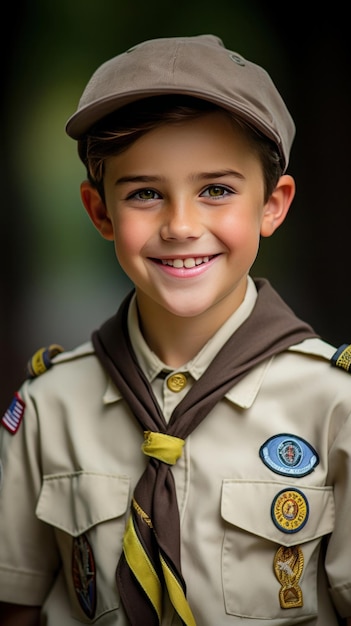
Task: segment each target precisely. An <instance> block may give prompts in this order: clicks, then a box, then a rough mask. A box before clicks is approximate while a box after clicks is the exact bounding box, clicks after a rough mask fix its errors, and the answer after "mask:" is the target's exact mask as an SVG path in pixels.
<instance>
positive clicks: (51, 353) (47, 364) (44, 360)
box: [27, 341, 94, 379]
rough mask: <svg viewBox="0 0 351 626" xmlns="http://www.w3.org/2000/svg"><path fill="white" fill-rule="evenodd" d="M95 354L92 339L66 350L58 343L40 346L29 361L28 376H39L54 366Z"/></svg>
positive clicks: (30, 377)
mask: <svg viewBox="0 0 351 626" xmlns="http://www.w3.org/2000/svg"><path fill="white" fill-rule="evenodd" d="M93 354H94V348H93V346H92V343H91V341H87V342H86V343H84V344H82V345H80V346H78V347H76V348H74V349H73V350H69V351H66V350H64V348H63V347H62V346H60V345H58V344H51V345H49V346H46V347H43V348H39V350H37V351H36V352H35V353H34V354H33V356H32V357H31V358H30V359H29V361H28V363H27V378H28V379H34V378H38V377H39V376H42V375H43V374H45V373H46V372H47V371H48V370H51V368H52V367H54V366H55V369H57V366H58V365H62V364H65V363H72V362H76V361H77V360H80V361H81V360H84V359H86V358H87V357H89V356H91V355H93Z"/></svg>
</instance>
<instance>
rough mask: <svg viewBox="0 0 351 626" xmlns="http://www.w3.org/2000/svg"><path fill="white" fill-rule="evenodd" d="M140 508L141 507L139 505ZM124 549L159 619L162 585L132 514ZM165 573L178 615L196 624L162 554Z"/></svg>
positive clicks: (186, 622)
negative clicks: (138, 534) (141, 541)
mask: <svg viewBox="0 0 351 626" xmlns="http://www.w3.org/2000/svg"><path fill="white" fill-rule="evenodd" d="M139 509H140V507H139ZM123 550H124V555H125V558H126V561H127V563H128V565H129V567H130V569H131V570H132V572H133V574H134V576H135V577H136V578H137V580H138V582H139V584H140V585H141V587H142V588H143V589H144V591H145V593H146V595H147V596H148V598H149V600H150V602H151V603H152V605H153V607H154V609H155V611H156V613H157V616H158V619H159V621H160V622H161V613H162V587H161V583H160V580H159V578H158V576H157V573H156V571H155V569H154V567H153V565H152V563H151V561H150V559H149V558H148V556H147V554H146V552H145V550H144V548H143V546H142V545H141V543H140V541H139V539H138V536H137V534H136V532H135V528H134V524H133V519H132V516H130V517H129V519H128V522H127V527H126V531H125V534H124V538H123ZM160 562H161V565H162V570H163V575H164V578H165V583H166V586H167V590H168V594H169V598H170V601H171V602H172V605H173V607H174V609H175V610H176V612H177V613H178V615H179V616H180V617H181V619H182V620H183V622H184V624H185V626H196V622H195V619H194V616H193V614H192V611H191V608H190V606H189V604H188V602H187V600H186V597H185V595H184V592H183V589H182V587H181V585H180V584H179V582H178V580H177V579H176V577H175V576H174V574H173V572H172V570H171V569H170V568H169V567H168V565H167V563H166V562H165V560H164V559H163V558H162V556H161V555H160Z"/></svg>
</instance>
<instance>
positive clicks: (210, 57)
mask: <svg viewBox="0 0 351 626" xmlns="http://www.w3.org/2000/svg"><path fill="white" fill-rule="evenodd" d="M167 94H183V95H190V96H195V97H197V98H200V99H202V100H207V101H209V102H212V103H215V104H217V105H219V106H221V107H223V108H224V109H227V110H228V111H231V112H232V113H234V114H236V115H237V116H238V117H239V118H241V119H242V120H244V121H245V122H247V123H248V124H250V125H251V126H253V127H254V128H256V129H257V130H258V131H260V132H261V133H263V135H265V136H267V137H268V138H269V139H271V140H272V141H273V142H274V143H275V144H276V145H277V147H278V150H279V153H280V155H281V159H282V164H283V167H284V169H286V166H287V164H288V161H289V152H290V148H291V144H292V142H293V138H294V134H295V126H294V122H293V120H292V117H291V116H290V113H289V111H288V109H287V107H286V106H285V104H284V101H283V100H282V98H281V96H280V94H279V92H278V90H277V88H276V87H275V85H274V83H273V81H272V79H271V78H270V76H269V75H268V74H267V72H266V71H265V70H264V69H263V68H262V67H260V66H259V65H256V64H255V63H252V62H250V61H247V60H246V59H244V58H243V57H242V56H241V55H240V54H238V53H237V52H233V51H230V50H227V49H226V48H225V47H224V45H223V42H222V41H221V39H219V38H218V37H216V36H215V35H198V36H195V37H171V38H161V39H152V40H150V41H145V42H143V43H140V44H138V45H136V46H134V47H132V48H130V49H129V50H127V51H126V52H124V53H123V54H120V55H118V56H116V57H114V58H112V59H110V60H109V61H107V62H105V63H103V64H102V65H101V66H100V67H99V68H98V69H97V70H96V71H95V73H94V74H93V75H92V77H91V79H90V81H89V82H88V84H87V86H86V88H85V90H84V92H83V94H82V97H81V99H80V101H79V105H78V108H77V111H76V113H74V115H72V116H71V117H70V119H69V120H68V122H67V126H66V131H67V133H68V135H69V136H70V137H72V138H73V139H81V138H82V137H83V136H84V135H85V134H86V133H87V131H88V130H89V129H90V128H91V127H92V126H93V125H94V124H96V122H98V121H99V120H101V119H102V118H103V117H105V116H106V115H108V114H109V113H112V112H113V111H116V110H117V109H120V108H121V107H123V106H124V105H126V104H129V103H131V102H135V101H136V100H141V99H143V98H148V97H150V96H162V95H167Z"/></svg>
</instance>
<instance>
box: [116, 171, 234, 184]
mask: <svg viewBox="0 0 351 626" xmlns="http://www.w3.org/2000/svg"><path fill="white" fill-rule="evenodd" d="M225 176H234V177H235V178H238V179H239V180H245V176H243V174H241V173H240V172H237V171H236V170H232V169H225V170H218V171H213V172H200V173H194V174H190V176H189V179H190V180H197V179H199V180H211V179H213V178H223V177H225ZM164 180H165V178H164V177H163V176H152V175H142V174H140V175H135V176H132V175H131V176H121V177H120V178H117V180H116V183H115V184H116V185H123V184H124V183H156V182H162V181H164Z"/></svg>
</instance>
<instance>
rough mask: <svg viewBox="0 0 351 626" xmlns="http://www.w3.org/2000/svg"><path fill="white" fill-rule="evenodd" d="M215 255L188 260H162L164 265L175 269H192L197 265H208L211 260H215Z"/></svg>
mask: <svg viewBox="0 0 351 626" xmlns="http://www.w3.org/2000/svg"><path fill="white" fill-rule="evenodd" d="M214 256H215V255H212V256H199V257H196V258H195V257H187V258H186V259H162V260H161V263H162V265H169V266H170V267H175V268H177V269H178V268H179V269H180V268H182V267H186V268H192V267H195V266H196V265H202V263H208V261H209V260H210V259H213V257H214Z"/></svg>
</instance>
